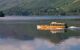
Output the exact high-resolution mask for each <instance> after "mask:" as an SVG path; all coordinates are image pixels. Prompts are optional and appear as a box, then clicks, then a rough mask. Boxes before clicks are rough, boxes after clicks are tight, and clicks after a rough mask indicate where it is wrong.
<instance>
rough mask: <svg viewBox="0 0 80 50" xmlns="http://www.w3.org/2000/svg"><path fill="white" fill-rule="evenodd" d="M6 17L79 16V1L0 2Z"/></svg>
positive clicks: (12, 0)
mask: <svg viewBox="0 0 80 50" xmlns="http://www.w3.org/2000/svg"><path fill="white" fill-rule="evenodd" d="M0 10H1V11H4V13H5V14H6V15H80V0H0Z"/></svg>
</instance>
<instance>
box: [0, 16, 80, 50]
mask: <svg viewBox="0 0 80 50" xmlns="http://www.w3.org/2000/svg"><path fill="white" fill-rule="evenodd" d="M51 22H63V23H67V25H68V26H69V27H70V26H75V27H80V17H79V16H77V17H76V16H71V17H70V16H68V17H64V18H63V16H62V17H52V16H51V17H46V16H44V17H26V16H25V17H21V16H20V17H19V16H18V17H17V16H15V17H13V16H11V17H10V16H8V17H3V18H2V17H1V18H0V49H1V50H80V29H78V30H77V29H67V32H63V33H62V32H59V33H55V34H52V33H51V32H50V31H40V30H37V28H36V26H37V25H39V24H46V25H47V24H50V23H51Z"/></svg>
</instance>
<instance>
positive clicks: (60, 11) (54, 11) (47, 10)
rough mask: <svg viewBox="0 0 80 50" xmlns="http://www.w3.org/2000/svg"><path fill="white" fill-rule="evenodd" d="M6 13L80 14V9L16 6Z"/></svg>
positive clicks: (25, 14)
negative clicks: (25, 7) (65, 9)
mask: <svg viewBox="0 0 80 50" xmlns="http://www.w3.org/2000/svg"><path fill="white" fill-rule="evenodd" d="M4 12H5V14H6V15H22V16H28V15H63V16H64V15H80V9H74V10H70V11H67V12H66V11H64V10H63V9H60V8H44V7H42V8H31V9H24V8H20V7H14V8H11V9H8V10H5V11H4Z"/></svg>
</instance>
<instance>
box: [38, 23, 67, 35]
mask: <svg viewBox="0 0 80 50" xmlns="http://www.w3.org/2000/svg"><path fill="white" fill-rule="evenodd" d="M37 29H38V30H45V31H46V30H47V31H50V32H51V33H53V34H54V33H58V32H66V29H67V24H66V23H57V22H51V23H50V25H37Z"/></svg>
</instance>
